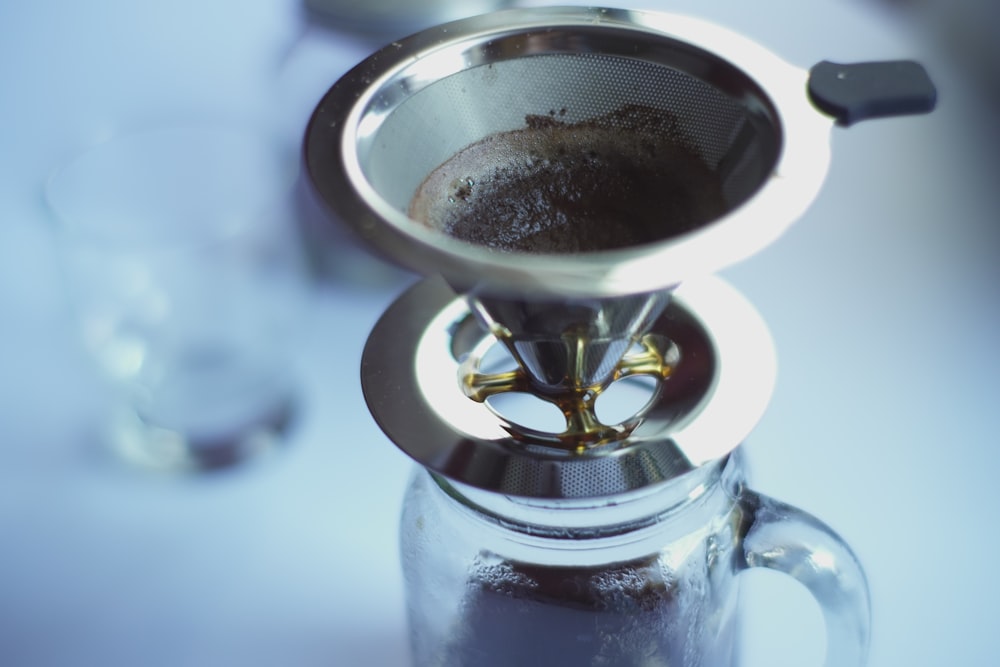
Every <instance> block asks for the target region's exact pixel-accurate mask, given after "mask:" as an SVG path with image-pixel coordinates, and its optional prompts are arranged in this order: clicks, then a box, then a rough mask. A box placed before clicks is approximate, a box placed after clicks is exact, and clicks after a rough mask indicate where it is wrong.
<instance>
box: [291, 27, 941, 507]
mask: <svg viewBox="0 0 1000 667" xmlns="http://www.w3.org/2000/svg"><path fill="white" fill-rule="evenodd" d="M933 102H934V90H933V87H932V86H931V85H930V83H929V81H927V78H926V74H924V72H923V70H922V68H920V67H919V66H918V65H915V64H914V63H877V64H866V65H854V66H842V65H835V64H832V63H821V64H819V65H817V66H816V67H814V68H813V70H812V71H811V72H807V71H804V70H801V69H799V68H796V67H793V66H791V65H789V64H787V63H785V62H784V61H782V60H781V59H779V58H777V57H776V56H774V55H773V54H771V53H770V52H768V51H767V50H765V49H763V48H761V47H760V46H758V45H757V44H755V43H753V42H751V41H749V40H747V39H746V38H743V37H742V36H740V35H738V34H734V33H732V32H730V31H727V30H724V29H721V28H719V27H717V26H714V25H712V24H708V23H705V22H702V21H699V20H695V19H691V18H687V17H680V16H672V15H664V14H655V13H643V12H633V11H625V10H610V9H594V8H591V9H583V8H544V9H535V10H511V11H505V12H498V13H495V14H490V15H486V16H481V17H476V18H473V19H467V20H463V21H458V22H455V23H452V24H447V25H445V26H441V27H439V28H436V29H431V30H427V31H424V32H422V33H419V34H417V35H414V36H412V37H410V38H407V39H405V40H402V41H400V42H394V43H393V44H391V45H389V46H387V47H386V48H384V49H382V50H381V51H379V52H377V53H375V54H373V55H372V56H371V57H369V58H368V59H366V60H365V61H364V62H363V63H361V64H360V65H358V66H357V67H356V68H355V69H354V70H352V71H351V72H350V73H348V74H347V75H346V76H345V77H343V78H342V79H341V80H340V81H338V82H337V83H336V84H335V85H334V86H333V88H331V90H330V91H329V92H328V93H327V94H326V96H325V97H324V98H323V99H322V101H321V102H320V104H319V106H318V108H317V110H316V112H315V114H314V116H313V118H312V119H311V121H310V124H309V128H308V132H307V137H306V142H305V149H306V160H307V167H308V171H309V174H310V176H311V179H312V183H313V184H314V186H315V188H316V189H317V191H318V192H319V194H320V196H321V198H322V199H323V200H324V201H325V202H326V204H327V205H328V206H329V207H330V209H331V210H332V211H333V212H334V213H335V214H336V216H337V217H338V218H340V219H341V220H342V221H343V222H344V223H346V224H347V225H349V226H350V227H351V228H352V229H354V230H355V231H356V232H357V233H358V234H359V235H360V236H361V238H362V240H363V241H364V242H365V243H366V244H367V245H368V246H369V247H371V248H373V249H374V250H376V251H378V252H379V253H381V254H383V255H385V256H387V257H388V258H389V259H391V260H393V261H395V262H397V263H399V264H401V265H403V266H406V267H409V268H411V269H413V270H415V271H417V272H419V273H421V274H424V275H428V276H441V277H443V278H444V280H445V281H446V283H447V287H446V286H444V285H441V284H425V285H421V286H418V287H417V288H416V289H415V290H414V292H412V293H411V294H410V295H409V296H408V297H404V298H403V299H402V300H401V302H400V303H397V304H396V305H395V306H393V308H392V309H390V312H389V313H387V314H386V318H384V322H383V323H382V324H380V325H379V326H378V327H376V330H375V332H374V333H373V335H372V338H371V339H370V341H369V344H368V348H367V351H366V355H365V362H364V363H365V371H364V378H363V379H364V386H365V394H366V398H367V400H368V402H369V405H370V407H371V409H372V411H373V414H374V415H375V417H376V419H377V420H378V421H379V423H380V425H381V426H382V428H383V429H384V430H385V431H386V432H387V433H388V434H389V436H390V437H391V438H392V439H393V440H394V441H395V442H396V443H397V444H399V445H400V446H401V447H402V448H403V449H404V450H406V451H407V452H408V453H409V454H411V456H413V457H414V458H416V459H417V460H418V461H419V462H421V463H422V464H424V465H426V466H427V467H429V468H431V469H432V470H437V471H438V472H440V473H442V474H444V475H445V476H447V477H450V478H452V479H456V480H458V481H461V482H465V483H468V484H471V485H473V486H479V487H481V488H487V489H493V490H503V491H505V492H510V493H515V494H523V495H542V496H545V495H555V496H561V495H580V494H592V493H597V492H602V493H603V492H606V491H614V490H616V489H619V487H621V488H625V489H629V488H636V487H639V486H642V485H644V484H648V483H651V482H652V481H655V480H659V479H663V478H665V477H669V476H670V475H671V474H672V472H671V471H672V470H682V469H684V468H685V467H690V466H696V465H699V464H700V463H702V462H704V461H706V460H709V459H710V458H713V457H717V456H721V455H723V454H725V453H726V452H728V451H729V450H730V449H732V448H734V447H735V446H737V445H738V444H739V443H740V442H741V441H742V438H743V437H744V436H745V435H746V433H747V432H748V431H749V430H750V428H752V426H753V423H754V422H755V421H756V419H757V418H758V417H759V415H760V412H762V411H763V408H764V405H765V404H766V400H767V395H768V394H769V378H770V376H771V375H772V374H773V369H772V368H771V366H773V363H772V362H771V359H770V356H769V355H770V352H769V349H770V348H769V343H768V342H767V341H768V339H767V336H766V332H765V331H764V329H763V325H762V324H760V323H759V318H757V317H756V316H755V315H754V314H753V312H752V309H751V308H749V307H746V306H745V305H743V304H742V301H741V300H740V299H739V298H738V297H736V296H734V295H732V294H729V293H728V292H726V290H724V289H722V288H718V287H717V286H716V287H712V288H709V289H708V290H707V292H711V293H712V294H714V296H711V297H707V296H704V295H703V294H702V292H699V291H698V288H696V287H692V292H691V296H690V297H683V298H680V297H681V295H682V294H683V290H684V289H685V287H686V283H688V282H691V283H692V284H698V283H699V281H698V280H697V279H699V278H700V277H702V276H705V275H706V274H710V273H711V272H713V271H715V270H717V269H719V268H722V267H724V266H727V265H729V264H731V263H733V262H735V261H737V260H740V259H742V258H744V257H746V256H748V255H751V254H753V253H754V252H756V251H757V250H759V249H761V248H762V247H764V246H765V245H767V244H768V243H770V242H771V241H772V240H773V239H775V238H776V237H777V236H779V235H780V234H781V233H782V232H783V230H784V229H785V228H786V227H787V226H788V225H789V224H791V223H792V222H793V221H794V220H795V219H796V218H797V217H798V216H799V215H800V214H801V213H802V212H803V211H804V210H805V209H806V208H807V207H808V205H809V204H810V203H811V202H812V200H813V199H814V197H815V196H816V194H817V192H818V190H819V188H820V186H821V183H822V181H823V178H824V176H825V173H826V170H827V167H828V164H829V160H830V151H829V135H830V130H831V128H832V127H833V125H834V123H835V122H840V123H841V124H850V123H852V122H855V121H856V120H860V119H863V118H866V117H875V116H883V115H894V114H902V113H915V112H923V111H928V110H929V109H930V108H931V107H932V106H933ZM817 107H819V108H822V109H824V110H825V111H826V112H827V113H829V114H831V115H825V114H824V113H820V112H819V111H818V110H817ZM831 116H832V117H831ZM567 147H568V148H567ZM619 153H628V154H627V155H624V156H623V155H620V154H619ZM657 156H660V157H662V159H660V157H657ZM664 156H665V157H664ZM678 164H679V165H681V166H680V167H677V166H671V165H678ZM567 165H568V166H567ZM671 170H673V171H671ZM696 172H697V173H700V174H702V176H704V179H703V181H698V182H689V180H688V179H690V178H692V176H691V175H692V174H695V173H696ZM623 174H624V175H625V176H624V177H623V176H622V175H623ZM560 179H562V180H560ZM553 183H555V184H556V185H558V187H555V186H553V185H552V184H553ZM581 183H583V184H585V187H584V185H581V186H580V187H576V185H575V184H581ZM637 184H638V185H637ZM616 188H617V189H616ZM609 189H610V190H612V191H610V192H609V191H608V190H609ZM594 197H597V199H594ZM556 200H558V202H557V204H558V205H556V206H553V201H556ZM677 201H680V202H681V203H679V204H677V203H676V202H677ZM518 202H520V204H518ZM532 202H536V203H535V204H532ZM477 205H478V206H479V208H478V209H476V208H473V209H469V207H470V206H473V207H474V206H477ZM518 205H523V206H522V208H524V209H525V210H518V209H517V206H518ZM512 206H513V207H514V208H513V209H511V207H512ZM549 209H553V210H555V211H556V212H555V213H553V214H552V215H548V214H547V213H546V211H547V210H549ZM462 211H466V213H465V214H463V213H462ZM469 211H471V212H469ZM595 211H596V214H595V213H594V212H595ZM456 212H457V213H456ZM450 218H455V220H456V221H455V222H448V220H449V219H450ZM585 218H586V224H585V223H584V219H585ZM498 220H501V221H502V222H497V221H498ZM682 284H685V287H682V288H681V291H678V292H676V294H674V291H675V288H676V287H677V286H678V285H682ZM703 291H704V290H703ZM456 294H457V295H458V296H456ZM672 296H677V297H678V298H680V301H679V302H678V301H676V300H675V302H674V303H672V302H671V297H672ZM705 313H714V314H713V315H706V314H705ZM733 322H737V324H735V325H734V324H732V323H733ZM734 327H735V329H736V330H734ZM679 339H685V340H684V342H683V344H679V342H678V340H679ZM494 341H499V342H500V343H502V344H503V346H504V347H505V348H506V349H507V351H508V352H509V353H510V355H511V356H512V357H513V359H514V361H515V362H516V364H514V365H513V366H512V367H510V368H506V369H504V370H502V371H499V372H490V371H488V370H486V369H484V362H483V360H484V358H485V357H487V356H488V354H487V352H486V350H487V349H488V348H489V347H490V346H491V345H492V344H493V342H494ZM723 341H725V342H723ZM723 358H725V360H726V361H725V363H724V364H723V363H722V362H721V359H723ZM433 360H436V361H433ZM432 362H433V363H432ZM451 366H454V369H451ZM452 371H454V372H455V374H453V375H450V377H449V374H450V373H452ZM456 375H457V379H456ZM636 375H639V376H646V377H649V378H652V379H653V381H654V382H658V383H659V384H660V385H663V386H662V387H660V388H658V389H657V390H656V391H654V396H653V398H651V399H650V401H649V403H648V404H647V405H646V407H645V408H643V409H642V410H641V411H639V412H637V413H636V415H635V416H634V418H631V419H625V420H622V421H619V422H617V423H610V424H605V423H603V422H602V420H601V419H600V418H599V417H598V415H597V412H596V411H595V403H596V401H597V400H598V398H599V397H600V396H601V395H602V394H603V393H604V392H605V391H606V390H607V389H608V388H609V387H610V386H612V385H613V384H614V383H615V382H617V381H618V380H620V379H622V378H625V377H629V376H636ZM667 378H670V382H664V380H665V379H667ZM727 378H736V379H727ZM732 382H743V383H747V382H752V383H756V384H757V385H758V386H759V391H756V392H753V391H749V392H748V391H746V390H745V389H746V387H744V391H742V392H735V390H734V389H730V388H728V387H729V384H728V383H732ZM448 384H454V385H455V386H453V387H446V386H445V385H448ZM455 387H458V388H459V389H458V390H457V391H456V389H455ZM663 387H668V388H667V389H664V388H663ZM731 391H732V392H735V393H740V394H742V395H744V396H745V395H747V394H748V393H749V394H754V393H756V395H758V396H759V397H762V398H761V399H760V400H753V399H751V400H749V401H746V400H744V402H743V403H742V404H740V403H739V401H731V402H730V403H728V404H726V406H727V407H728V408H730V409H735V410H736V412H735V414H730V415H726V414H724V413H720V414H719V415H718V416H717V418H716V419H715V422H716V425H715V426H713V427H712V428H710V429H708V431H706V429H705V428H698V429H693V428H692V429H688V430H691V431H692V432H693V431H698V433H699V435H698V436H697V437H695V436H691V438H689V440H690V442H682V440H683V438H681V437H680V435H678V434H680V433H682V432H683V431H684V430H685V428H686V427H685V424H688V423H689V422H694V421H698V423H699V424H702V425H703V424H704V423H705V422H706V421H710V420H706V418H705V415H704V414H702V413H703V412H704V410H705V409H706V406H714V407H713V409H715V408H718V407H719V406H720V405H722V404H725V403H726V401H721V400H720V399H719V398H718V397H719V396H721V395H725V394H726V393H727V392H731ZM503 393H519V394H528V395H531V396H534V397H538V398H541V399H543V400H544V401H546V402H548V403H551V404H554V405H556V406H557V407H558V408H559V410H560V411H561V413H562V415H563V416H564V418H565V422H566V424H565V428H561V429H559V428H557V429H550V430H544V429H536V428H531V427H527V426H524V425H522V424H518V423H517V422H515V421H511V420H507V419H504V418H503V417H502V416H501V415H498V414H496V411H495V410H486V409H484V408H483V406H484V405H485V404H486V403H488V402H489V399H490V397H492V396H494V395H497V394H503ZM710 398H711V400H709V399H710ZM740 405H742V407H740ZM747 406H749V407H747ZM720 409H721V408H720ZM740 415H742V416H740ZM696 418H697V419H696ZM668 424H669V425H671V426H669V428H668V426H667V425H668ZM664 429H666V431H669V432H670V433H667V432H666V431H664ZM709 431H710V432H709ZM671 433H672V435H670V434H671ZM644 434H645V435H644ZM668 436H669V437H668ZM609 457H610V458H609ZM612 459H613V463H610V461H612ZM583 462H590V463H592V464H593V470H590V471H589V472H584V473H582V474H583V475H585V476H587V477H588V479H590V480H591V481H590V482H588V483H586V484H582V485H572V484H566V483H565V482H562V481H558V480H559V479H560V478H561V477H565V473H566V471H567V470H569V468H567V467H566V466H574V467H573V469H574V470H584V468H581V467H580V466H581V465H582V464H583ZM609 465H611V466H612V467H613V468H614V469H615V471H616V472H614V473H613V474H608V470H609V468H608V466H609ZM515 469H517V470H522V469H523V470H530V471H531V472H530V474H528V473H525V474H520V473H519V474H517V475H513V474H506V473H504V472H503V471H504V470H507V471H508V472H509V471H511V470H515ZM622 470H627V474H626V473H621V471H622ZM560 471H561V472H560ZM623 474H624V478H625V479H626V480H627V481H625V482H620V481H612V482H607V480H608V479H612V480H620V479H622V475H623ZM577 476H579V475H577ZM512 479H516V480H518V481H516V482H512V481H511V480H512ZM526 480H532V481H526ZM553 480H556V481H553Z"/></svg>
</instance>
